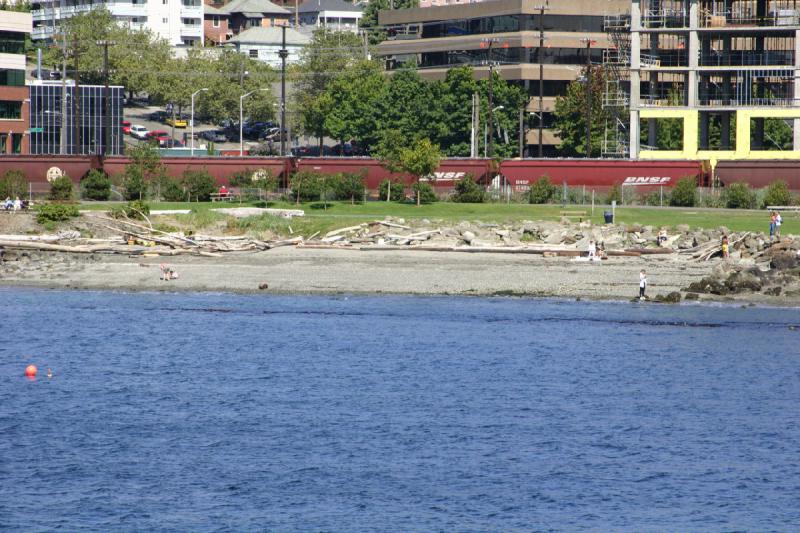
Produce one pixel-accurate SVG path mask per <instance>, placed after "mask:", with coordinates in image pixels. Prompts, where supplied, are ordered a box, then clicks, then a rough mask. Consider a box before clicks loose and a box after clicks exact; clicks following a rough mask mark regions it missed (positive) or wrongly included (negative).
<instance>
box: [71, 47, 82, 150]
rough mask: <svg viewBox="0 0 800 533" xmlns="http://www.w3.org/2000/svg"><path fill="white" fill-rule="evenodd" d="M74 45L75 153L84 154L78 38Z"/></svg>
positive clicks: (73, 107) (73, 103) (73, 101)
mask: <svg viewBox="0 0 800 533" xmlns="http://www.w3.org/2000/svg"><path fill="white" fill-rule="evenodd" d="M74 43H75V44H74V47H73V49H72V53H73V54H74V56H75V57H74V58H73V59H74V60H75V88H74V89H73V91H72V111H73V117H74V118H73V124H72V125H73V127H74V131H75V135H74V137H75V138H74V139H73V140H74V142H75V154H76V155H78V154H83V144H82V143H81V123H82V122H83V121H82V120H81V101H80V100H81V94H80V79H79V78H80V76H81V71H80V68H79V65H78V56H80V53H79V51H78V40H77V39H75V41H74Z"/></svg>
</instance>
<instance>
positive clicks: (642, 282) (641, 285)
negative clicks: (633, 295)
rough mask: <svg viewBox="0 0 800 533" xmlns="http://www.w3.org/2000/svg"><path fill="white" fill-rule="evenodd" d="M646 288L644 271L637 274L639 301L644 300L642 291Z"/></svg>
mask: <svg viewBox="0 0 800 533" xmlns="http://www.w3.org/2000/svg"><path fill="white" fill-rule="evenodd" d="M646 288H647V274H646V273H645V271H644V269H642V271H641V272H639V299H640V300H644V298H645V296H644V291H645V289H646Z"/></svg>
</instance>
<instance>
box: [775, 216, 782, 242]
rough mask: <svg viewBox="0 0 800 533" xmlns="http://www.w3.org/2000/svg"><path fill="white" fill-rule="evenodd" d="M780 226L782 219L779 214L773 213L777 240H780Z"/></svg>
mask: <svg viewBox="0 0 800 533" xmlns="http://www.w3.org/2000/svg"><path fill="white" fill-rule="evenodd" d="M781 224H783V218H782V217H781V214H780V213H778V212H777V211H775V238H776V239H778V240H780V239H781Z"/></svg>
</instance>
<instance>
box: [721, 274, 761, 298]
mask: <svg viewBox="0 0 800 533" xmlns="http://www.w3.org/2000/svg"><path fill="white" fill-rule="evenodd" d="M725 286H726V287H727V288H728V290H729V291H730V292H732V293H734V294H737V293H740V292H745V291H752V292H758V291H760V290H761V287H762V284H761V280H760V279H759V278H758V277H756V276H754V275H753V274H751V273H749V272H734V273H733V274H731V275H730V277H728V279H727V280H725Z"/></svg>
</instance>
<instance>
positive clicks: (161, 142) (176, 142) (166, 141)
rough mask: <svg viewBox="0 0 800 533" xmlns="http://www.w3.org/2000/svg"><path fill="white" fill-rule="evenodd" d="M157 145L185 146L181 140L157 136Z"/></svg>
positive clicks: (168, 146)
mask: <svg viewBox="0 0 800 533" xmlns="http://www.w3.org/2000/svg"><path fill="white" fill-rule="evenodd" d="M158 146H160V147H161V148H183V147H184V146H186V145H185V144H183V141H179V140H178V139H173V138H172V137H167V138H166V139H164V138H159V141H158Z"/></svg>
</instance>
